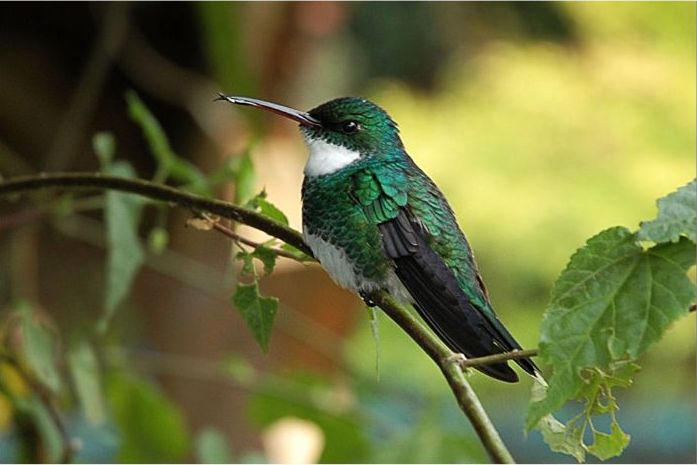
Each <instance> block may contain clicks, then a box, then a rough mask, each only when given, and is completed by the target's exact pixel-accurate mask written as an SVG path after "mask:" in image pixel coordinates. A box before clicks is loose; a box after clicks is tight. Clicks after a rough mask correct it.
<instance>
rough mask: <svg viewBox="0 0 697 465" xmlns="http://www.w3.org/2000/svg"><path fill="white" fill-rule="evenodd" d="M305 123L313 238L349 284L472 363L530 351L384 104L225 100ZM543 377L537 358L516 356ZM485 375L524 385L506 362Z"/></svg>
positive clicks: (305, 196) (485, 368) (484, 368)
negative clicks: (301, 105) (379, 297)
mask: <svg viewBox="0 0 697 465" xmlns="http://www.w3.org/2000/svg"><path fill="white" fill-rule="evenodd" d="M216 100H225V101H228V102H230V103H233V104H237V105H248V106H252V107H256V108H260V109H262V110H265V111H269V112H272V113H275V114H277V115H280V116H283V117H285V118H288V119H290V120H293V121H295V122H297V123H299V128H300V132H301V133H302V136H303V138H304V139H305V143H306V145H307V147H308V151H309V156H308V159H307V163H306V165H305V168H304V175H305V177H304V180H303V184H302V221H303V237H304V239H305V242H306V243H307V245H308V246H309V248H310V249H311V250H312V252H313V254H314V255H315V257H316V258H317V259H318V260H319V262H320V264H321V265H322V267H323V268H324V269H325V270H326V271H327V272H328V274H329V275H330V277H331V278H332V279H333V280H334V282H335V283H336V284H338V285H339V286H341V287H343V288H346V289H349V290H351V291H354V292H357V293H359V294H360V295H361V296H365V295H367V293H369V292H371V291H375V290H384V291H387V292H388V293H390V294H391V295H392V296H393V297H395V298H396V299H397V300H399V301H401V302H403V303H407V304H411V305H413V307H414V308H415V309H416V311H417V313H418V314H419V315H420V316H421V318H422V319H423V321H424V322H425V323H426V324H427V325H428V326H429V327H430V328H431V329H432V330H433V332H434V333H435V334H436V335H438V337H439V338H440V339H441V340H442V341H443V342H444V343H445V344H446V345H447V346H448V347H449V348H450V349H451V350H453V351H454V352H456V353H460V354H463V355H464V356H465V357H467V358H474V357H482V356H486V355H492V354H497V353H503V352H509V351H513V350H519V349H521V346H520V344H518V342H516V340H515V339H514V338H513V336H512V335H511V333H510V332H509V331H508V330H507V329H506V327H505V326H504V325H503V323H502V322H501V321H500V320H499V318H498V317H497V316H496V313H495V312H494V309H493V307H492V305H491V302H490V301H489V296H488V294H487V290H486V287H485V285H484V281H483V280H482V277H481V275H480V274H479V270H478V268H477V264H476V262H475V259H474V254H473V252H472V248H471V247H470V245H469V243H468V241H467V239H466V238H465V235H464V234H463V232H462V230H461V229H460V227H459V226H458V223H457V221H456V219H455V215H454V213H453V210H452V208H451V207H450V205H449V204H448V201H447V200H446V199H445V196H444V195H443V194H442V193H441V191H440V189H439V188H438V187H437V186H436V184H435V183H434V182H433V181H432V180H431V179H430V178H429V177H428V176H427V175H426V173H424V172H423V171H422V170H421V169H420V168H419V167H418V166H417V165H416V163H415V162H414V161H413V160H412V158H411V157H410V156H409V154H408V153H407V151H406V149H405V148H404V144H403V143H402V140H401V138H400V133H399V128H398V126H397V123H395V121H394V120H393V119H392V118H391V117H390V116H389V115H388V114H387V112H385V110H383V109H382V108H380V107H379V106H378V105H376V104H374V103H372V102H370V101H368V100H366V99H363V98H358V97H341V98H337V99H334V100H331V101H329V102H326V103H323V104H322V105H319V106H318V107H316V108H314V109H312V110H310V111H308V112H303V111H300V110H296V109H293V108H289V107H286V106H284V105H279V104H276V103H272V102H267V101H264V100H258V99H254V98H248V97H235V96H227V95H224V94H219V97H218V98H217V99H216ZM515 363H517V364H518V365H519V366H520V367H521V368H522V369H523V370H524V371H525V372H527V373H529V374H530V375H531V376H533V377H536V378H541V376H540V374H539V369H538V368H537V367H536V366H535V364H534V363H533V362H532V360H530V359H529V358H520V359H516V360H515ZM476 368H477V369H478V370H480V371H481V372H483V373H485V374H486V375H489V376H491V377H493V378H496V379H498V380H501V381H506V382H511V383H512V382H516V381H518V376H517V374H516V372H515V371H514V370H513V369H512V368H511V367H510V366H509V365H508V364H507V363H506V362H502V363H496V364H491V365H480V366H477V367H476Z"/></svg>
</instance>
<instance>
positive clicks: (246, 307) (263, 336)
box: [232, 281, 278, 352]
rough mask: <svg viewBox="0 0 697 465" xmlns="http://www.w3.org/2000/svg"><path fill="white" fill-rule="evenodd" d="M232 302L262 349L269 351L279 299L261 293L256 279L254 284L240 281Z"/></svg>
mask: <svg viewBox="0 0 697 465" xmlns="http://www.w3.org/2000/svg"><path fill="white" fill-rule="evenodd" d="M232 302H233V304H234V305H235V306H236V307H237V309H238V310H239V311H240V313H241V314H242V317H243V318H244V320H245V322H246V323H247V327H249V329H250V330H251V331H252V334H253V335H254V338H255V339H256V340H257V342H258V343H259V346H261V349H262V350H263V351H264V352H267V350H268V343H269V335H270V334H271V329H272V326H273V320H274V318H275V317H276V312H277V311H278V299H276V298H275V297H263V296H261V295H259V285H258V283H257V282H256V281H255V282H254V283H252V284H243V283H238V284H237V289H236V291H235V295H234V296H233V298H232Z"/></svg>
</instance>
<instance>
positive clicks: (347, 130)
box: [341, 121, 361, 134]
mask: <svg viewBox="0 0 697 465" xmlns="http://www.w3.org/2000/svg"><path fill="white" fill-rule="evenodd" d="M360 128H361V127H360V126H359V125H358V123H356V122H355V121H346V122H345V123H343V124H342V125H341V131H342V132H343V133H344V134H353V133H354V132H357V131H358V130H359V129H360Z"/></svg>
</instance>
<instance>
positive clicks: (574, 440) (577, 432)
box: [537, 414, 586, 462]
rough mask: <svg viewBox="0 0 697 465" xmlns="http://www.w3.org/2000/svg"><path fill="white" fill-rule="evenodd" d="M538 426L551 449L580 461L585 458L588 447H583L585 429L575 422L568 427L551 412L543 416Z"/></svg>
mask: <svg viewBox="0 0 697 465" xmlns="http://www.w3.org/2000/svg"><path fill="white" fill-rule="evenodd" d="M537 428H538V429H539V430H540V432H541V433H542V438H543V439H544V441H545V442H546V443H547V445H548V446H549V448H550V449H551V450H553V451H554V452H560V453H562V454H567V455H571V456H572V457H574V458H575V459H576V460H577V461H578V462H583V461H584V460H585V458H586V449H585V448H584V447H583V434H582V433H583V429H581V428H579V427H578V426H577V425H575V424H572V425H570V426H569V427H567V426H566V425H564V424H563V423H562V422H560V421H559V420H557V419H556V418H554V416H552V415H551V414H547V415H545V416H544V417H542V418H541V419H540V422H539V423H538V424H537Z"/></svg>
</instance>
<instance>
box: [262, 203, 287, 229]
mask: <svg viewBox="0 0 697 465" xmlns="http://www.w3.org/2000/svg"><path fill="white" fill-rule="evenodd" d="M256 201H257V205H258V206H259V210H260V211H261V213H262V214H263V215H265V216H268V217H269V218H272V219H274V220H276V221H278V222H279V223H283V224H284V225H286V226H288V217H287V216H286V215H285V214H284V213H283V212H282V211H281V210H279V209H278V207H276V205H274V204H272V203H271V202H269V201H268V200H266V199H265V198H263V197H257V199H256Z"/></svg>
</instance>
